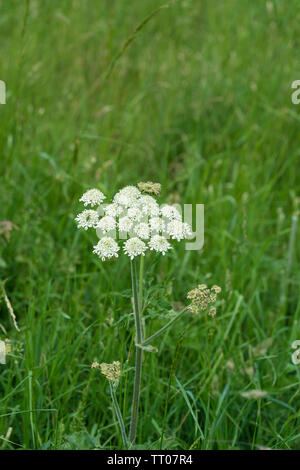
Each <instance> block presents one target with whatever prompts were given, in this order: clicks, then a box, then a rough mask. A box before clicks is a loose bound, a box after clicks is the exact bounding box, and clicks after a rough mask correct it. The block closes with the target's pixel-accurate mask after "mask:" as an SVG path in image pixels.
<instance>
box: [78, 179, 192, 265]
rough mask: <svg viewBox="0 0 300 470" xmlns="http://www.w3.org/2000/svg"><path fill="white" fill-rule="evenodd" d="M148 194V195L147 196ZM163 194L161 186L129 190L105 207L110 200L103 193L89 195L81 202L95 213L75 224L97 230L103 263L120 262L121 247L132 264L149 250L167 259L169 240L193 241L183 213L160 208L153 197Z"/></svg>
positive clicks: (97, 250)
mask: <svg viewBox="0 0 300 470" xmlns="http://www.w3.org/2000/svg"><path fill="white" fill-rule="evenodd" d="M139 188H140V189H139ZM145 192H146V193H147V194H143V193H145ZM159 192H160V184H159V183H151V182H148V183H139V184H138V187H136V186H126V187H125V188H123V189H121V190H120V191H118V192H117V193H116V194H115V195H114V197H113V199H112V201H111V202H110V203H108V204H103V201H104V200H105V199H106V197H105V196H104V194H103V193H102V192H101V191H100V190H98V189H90V190H89V191H87V192H85V193H84V194H83V196H82V197H81V199H80V201H81V202H83V203H84V206H90V207H92V208H93V209H86V210H84V211H83V212H81V213H80V214H78V215H77V217H76V219H75V220H76V222H77V226H78V227H79V228H80V227H82V228H84V229H85V230H87V229H88V228H93V229H96V232H97V235H98V237H99V238H100V240H99V242H98V243H97V245H95V246H94V250H93V253H95V254H96V255H98V256H99V257H100V258H101V260H102V261H105V260H106V259H109V258H117V257H118V255H119V251H120V249H121V247H122V250H123V252H124V253H125V254H126V255H128V256H129V258H130V259H131V260H132V259H134V258H135V257H136V256H139V255H145V252H146V251H147V250H151V251H156V252H159V253H161V254H162V255H165V254H166V252H167V251H169V250H170V249H171V248H172V247H171V244H170V243H169V241H168V240H170V239H173V240H177V241H180V240H184V239H187V238H190V237H191V236H192V230H191V227H190V225H189V224H188V223H186V222H184V221H183V220H182V215H181V212H180V211H179V210H178V209H177V208H176V207H174V206H171V205H167V204H166V205H163V206H162V207H160V206H159V204H158V202H157V200H156V199H155V198H154V197H153V196H151V195H150V194H151V193H152V194H154V195H158V194H159ZM95 206H97V207H95ZM117 232H118V235H119V236H117ZM124 240H126V241H124Z"/></svg>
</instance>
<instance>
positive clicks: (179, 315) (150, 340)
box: [141, 308, 186, 346]
mask: <svg viewBox="0 0 300 470" xmlns="http://www.w3.org/2000/svg"><path fill="white" fill-rule="evenodd" d="M185 311H186V308H184V309H183V310H182V311H181V312H179V313H178V315H176V316H175V317H174V318H172V320H170V321H169V322H168V323H167V324H166V325H165V326H163V327H162V328H161V329H160V330H158V331H157V332H156V333H154V334H153V335H151V336H149V338H147V339H145V341H143V342H142V344H141V345H142V346H147V344H150V343H151V342H152V341H153V340H154V339H155V338H157V337H158V336H160V335H161V334H162V333H163V332H164V331H166V330H167V329H168V328H170V326H171V325H173V323H175V322H176V321H177V320H178V319H179V318H180V317H181V315H182V314H183V313H184V312H185Z"/></svg>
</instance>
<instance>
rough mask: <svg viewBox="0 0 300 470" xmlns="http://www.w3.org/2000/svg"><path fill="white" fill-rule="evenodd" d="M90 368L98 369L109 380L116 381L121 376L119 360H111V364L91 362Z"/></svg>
mask: <svg viewBox="0 0 300 470" xmlns="http://www.w3.org/2000/svg"><path fill="white" fill-rule="evenodd" d="M91 367H92V369H100V370H101V373H102V374H103V375H105V377H106V378H107V379H108V380H110V381H111V382H116V381H117V380H119V378H120V377H121V365H120V362H119V361H113V362H112V364H106V363H105V362H102V363H101V364H99V362H93V363H92V366H91Z"/></svg>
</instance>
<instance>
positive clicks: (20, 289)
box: [0, 0, 300, 449]
mask: <svg viewBox="0 0 300 470" xmlns="http://www.w3.org/2000/svg"><path fill="white" fill-rule="evenodd" d="M163 4H164V2H162V1H158V0H148V1H147V2H140V1H138V0H134V1H131V2H114V1H108V0H102V1H100V0H99V1H94V2H80V1H79V0H60V1H58V0H51V1H50V0H45V1H43V2H41V1H37V0H31V1H23V2H20V1H17V0H12V1H10V2H4V1H1V2H0V6H1V18H0V34H1V45H2V47H1V50H0V59H1V60H0V79H1V80H4V81H5V82H6V86H7V104H6V105H1V107H0V113H1V129H0V156H1V158H0V168H1V202H0V204H1V206H0V220H10V221H12V222H13V223H14V224H16V225H17V226H18V227H19V230H14V231H12V234H11V238H10V240H9V241H6V240H5V238H4V237H3V236H2V238H1V245H0V249H1V252H0V261H1V279H2V280H6V284H5V288H6V292H7V294H8V296H9V298H10V300H11V302H12V305H13V307H14V310H15V312H16V315H17V318H18V322H19V324H20V327H21V333H17V332H16V331H14V330H13V325H12V323H11V322H10V320H9V318H8V312H7V309H6V307H5V304H4V302H2V303H1V306H0V307H1V317H0V322H1V325H0V326H1V330H2V331H1V337H2V336H3V338H4V337H9V338H10V339H12V340H13V341H14V340H15V341H21V343H22V344H23V346H24V353H23V354H16V355H15V357H11V358H9V360H8V364H7V365H6V366H5V367H4V366H1V376H0V390H1V392H0V401H1V405H0V436H1V435H2V437H3V436H5V435H6V433H7V430H8V428H9V427H12V428H13V430H12V434H11V436H10V440H11V441H12V443H10V442H7V441H4V440H3V445H4V446H5V447H6V448H18V447H19V446H22V447H23V448H26V449H28V448H33V447H37V448H55V447H61V446H63V445H68V446H70V447H75V448H92V447H95V446H100V447H110V446H112V447H114V446H121V440H120V436H119V434H118V431H117V428H116V426H115V425H114V423H113V419H112V410H111V409H110V401H109V394H108V393H107V392H108V391H107V386H106V384H105V382H104V380H103V379H102V378H101V377H99V376H97V375H95V374H94V373H91V371H90V364H91V362H92V361H93V360H100V361H102V360H103V361H106V362H110V361H112V360H118V359H120V360H122V361H126V359H127V357H128V354H130V361H129V365H128V366H131V365H132V359H133V358H132V338H131V336H130V331H131V328H132V317H131V316H130V315H129V314H130V291H129V289H130V274H129V266H128V262H127V260H126V259H122V258H121V259H119V260H118V262H116V263H106V264H102V263H101V262H100V261H99V260H98V259H97V258H96V257H95V256H94V255H93V254H92V253H91V247H92V244H93V242H94V241H95V238H94V236H93V235H92V234H86V233H83V232H81V231H78V230H77V229H76V227H75V224H74V217H75V215H76V213H77V212H78V211H79V209H80V206H79V203H78V199H79V197H80V195H81V194H82V192H83V191H84V190H85V189H87V188H90V187H95V186H97V187H99V188H100V189H101V190H103V191H104V192H106V193H107V194H108V195H109V196H112V195H113V194H114V192H115V191H116V190H117V189H118V188H119V187H121V186H122V185H126V184H135V183H136V182H138V181H147V180H153V181H159V182H161V183H162V185H163V191H162V198H161V199H162V200H165V199H168V200H169V201H170V202H172V201H180V202H181V203H182V204H183V203H203V204H205V245H204V248H203V250H202V251H201V252H185V251H184V247H183V246H182V247H179V246H178V247H177V248H176V250H174V252H173V253H172V254H171V255H170V256H168V257H166V258H165V259H162V258H158V259H156V258H155V260H154V259H153V257H151V256H149V255H148V256H147V257H146V270H147V276H148V277H147V279H148V280H147V283H146V285H145V290H146V291H148V292H150V293H151V295H150V294H149V296H150V301H151V306H150V308H149V312H148V315H149V319H148V321H149V323H148V328H149V331H150V330H151V331H154V330H155V329H156V328H157V327H158V326H160V325H162V324H163V322H164V319H163V315H162V312H163V307H162V305H163V303H162V300H161V299H164V300H165V301H166V302H169V303H171V302H175V301H176V302H185V295H186V292H187V291H188V290H190V289H191V288H192V287H194V286H195V284H196V283H198V282H208V283H210V282H212V283H216V284H219V285H221V286H222V288H223V303H222V305H221V306H220V307H219V312H218V315H217V318H216V319H215V320H214V321H211V320H208V319H207V318H200V319H191V318H190V317H186V318H185V319H184V320H182V321H181V324H178V325H176V326H175V327H174V329H173V330H172V332H170V333H168V334H167V335H166V336H165V337H164V339H163V341H162V343H161V344H160V348H159V353H158V354H156V355H154V354H151V355H150V354H149V355H146V357H145V375H144V379H143V389H142V400H141V422H140V427H139V434H138V442H139V443H140V444H142V445H143V446H144V447H146V446H147V445H148V446H152V447H155V446H159V445H160V444H159V443H160V437H161V433H162V430H163V429H164V443H163V445H164V447H166V448H183V449H188V448H190V447H191V446H194V448H196V449H212V448H216V449H231V448H233V449H238V448H242V449H244V448H246V449H249V448H253V449H256V448H258V446H267V447H272V448H282V449H290V448H291V449H295V448H299V447H300V437H299V432H298V430H299V405H300V399H299V377H300V375H299V368H297V367H295V366H293V365H292V364H291V358H290V355H291V352H292V351H291V348H290V344H291V342H292V341H293V340H294V339H299V338H300V331H299V312H300V308H299V279H300V276H299V244H296V245H295V249H294V252H293V257H292V264H291V267H290V269H287V256H288V244H289V239H290V229H291V223H292V215H293V213H294V212H295V211H297V210H298V209H299V187H300V184H299V152H300V149H299V116H300V114H299V110H298V109H297V107H296V106H294V105H292V103H291V89H290V86H291V82H292V81H293V80H295V79H299V76H297V73H299V54H297V46H298V42H299V39H298V38H299V26H298V25H299V20H300V9H299V5H298V2H296V0H291V1H290V2H289V4H288V5H287V4H286V3H284V2H281V1H279V0H277V1H275V0H273V1H272V0H269V1H267V2H265V1H261V2H247V1H246V0H241V1H238V0H227V1H226V2H218V1H216V0H215V1H208V0H201V1H200V0H199V1H197V2H195V1H192V0H182V1H180V0H177V1H175V2H173V3H171V4H170V6H169V8H166V9H162V10H160V11H159V12H158V13H157V14H156V15H155V16H154V17H153V18H151V20H150V21H149V22H148V23H147V25H145V27H144V28H143V29H142V30H141V31H140V32H139V33H138V34H137V36H136V38H135V40H134V41H133V42H132V44H130V46H129V47H128V49H127V50H126V51H125V53H124V54H123V55H122V56H121V57H120V59H119V60H118V61H117V62H116V64H115V67H114V68H113V69H112V71H111V73H110V75H109V77H108V78H107V79H106V80H105V76H106V74H107V71H108V70H109V67H110V64H111V62H112V60H113V59H114V58H115V57H116V56H117V54H118V52H119V51H120V50H121V49H122V46H123V45H124V43H125V42H126V40H127V39H128V38H130V36H131V35H132V33H133V32H134V30H135V28H136V27H137V26H138V25H139V24H140V23H141V22H142V21H143V20H144V19H145V18H146V17H147V16H148V15H149V14H150V13H151V12H152V11H154V10H155V9H156V8H158V7H160V6H161V5H163ZM157 286H158V287H159V289H160V290H159V291H158V292H157V291H156V287H157ZM158 313H159V317H157V315H158ZM3 338H1V339H3ZM266 338H272V339H273V343H272V345H271V346H270V347H269V348H268V349H267V351H265V352H263V353H261V354H260V355H259V354H258V356H256V357H255V354H254V352H255V349H254V352H253V348H255V347H256V346H257V345H258V344H259V343H261V342H262V341H264V340H265V339H266ZM262 349H263V348H262ZM174 356H175V359H174ZM245 369H246V370H248V374H247V373H245ZM31 373H32V379H31V375H30V374H31ZM132 375H133V374H132V370H131V369H129V371H128V374H127V375H126V377H125V378H124V382H123V383H122V384H121V387H120V396H119V398H120V401H121V403H122V409H123V413H124V416H125V417H126V420H127V421H126V422H127V424H128V417H129V414H130V400H131V396H130V393H131V384H132ZM175 377H176V379H177V380H176V379H175ZM178 384H180V385H181V386H179V385H178ZM168 389H169V394H168V400H167V392H168ZM251 389H262V390H266V391H268V395H267V397H266V398H263V399H262V400H259V401H255V400H247V399H245V398H243V397H242V396H241V394H240V393H241V392H243V391H245V390H251ZM182 390H185V394H183V393H182ZM166 400H167V402H166ZM31 407H33V409H34V410H41V409H42V410H49V409H55V410H56V411H34V412H32V413H30V412H28V410H30V409H31ZM165 410H166V416H165V419H164V413H165ZM191 410H193V413H191ZM196 415H197V419H196V420H195V419H194V417H195V416H196ZM193 416H194V417H193ZM201 436H203V438H202V437H201ZM0 445H1V443H0Z"/></svg>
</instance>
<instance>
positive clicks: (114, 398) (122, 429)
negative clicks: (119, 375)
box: [109, 380, 128, 447]
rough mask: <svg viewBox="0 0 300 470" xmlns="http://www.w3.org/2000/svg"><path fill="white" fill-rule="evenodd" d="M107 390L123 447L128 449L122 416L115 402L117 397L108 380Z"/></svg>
mask: <svg viewBox="0 0 300 470" xmlns="http://www.w3.org/2000/svg"><path fill="white" fill-rule="evenodd" d="M109 389H110V395H111V399H112V402H113V407H114V410H115V413H116V416H117V418H118V422H119V426H120V430H121V435H122V440H123V445H124V447H128V439H127V435H126V431H125V426H124V421H123V418H122V414H121V410H120V407H119V403H118V400H117V397H116V392H115V389H114V386H113V385H112V383H111V381H110V380H109Z"/></svg>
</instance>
